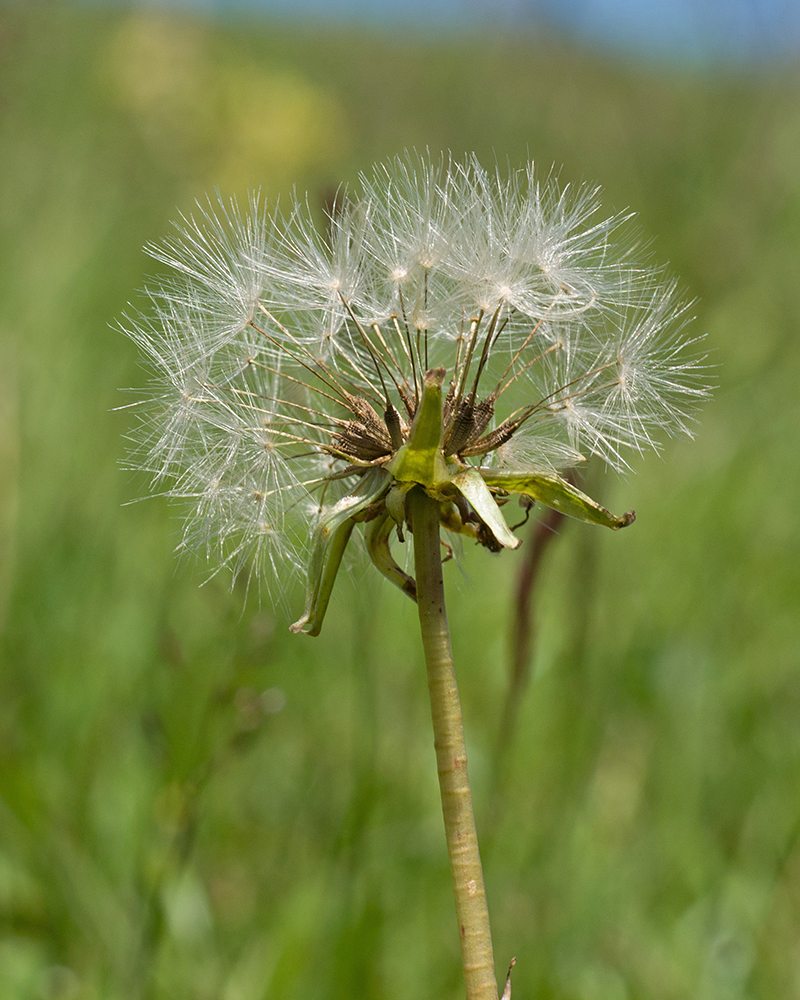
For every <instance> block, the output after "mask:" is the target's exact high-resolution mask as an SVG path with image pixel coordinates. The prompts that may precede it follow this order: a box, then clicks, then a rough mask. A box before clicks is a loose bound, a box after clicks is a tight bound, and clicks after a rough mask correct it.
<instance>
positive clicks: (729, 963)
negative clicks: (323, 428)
mask: <svg viewBox="0 0 800 1000" xmlns="http://www.w3.org/2000/svg"><path fill="white" fill-rule="evenodd" d="M656 6H657V5H654V4H648V3H646V2H645V0H642V3H640V4H636V3H630V2H629V3H627V4H622V3H617V4H616V7H615V10H616V14H615V15H614V17H615V18H616V20H615V19H614V17H612V16H611V14H608V15H607V16H606V15H605V14H603V8H602V5H600V6H599V7H598V3H597V2H589V0H586V2H585V3H578V2H577V0H576V2H573V3H570V4H563V5H557V4H555V3H553V4H548V3H544V2H541V3H539V4H535V3H531V4H527V5H526V4H523V3H518V4H516V5H513V4H511V3H509V4H508V5H507V7H504V8H503V10H502V12H501V11H500V9H499V6H498V8H497V10H495V9H494V8H492V7H491V6H487V5H485V4H484V5H481V4H479V3H477V2H473V3H470V4H466V3H465V4H463V5H459V4H458V3H456V2H455V0H453V2H451V4H450V6H449V7H447V6H446V5H443V6H442V8H441V9H439V8H436V5H435V4H433V3H431V4H428V5H422V4H416V5H411V7H410V8H409V11H410V13H411V14H413V16H410V17H406V18H405V19H404V18H403V17H401V16H399V14H398V10H399V9H398V8H397V7H396V5H394V6H392V7H390V6H389V5H388V4H385V5H384V8H385V9H384V10H383V12H382V13H383V14H385V15H388V14H391V15H392V16H391V17H388V16H378V17H375V16H372V15H373V14H374V13H375V5H372V6H370V5H367V4H362V5H361V7H360V8H358V9H357V8H356V7H355V6H353V8H352V9H351V10H349V11H348V12H347V17H345V18H344V19H338V20H337V19H336V18H335V17H333V16H328V14H330V11H328V12H327V13H326V8H325V5H323V4H321V3H319V4H317V5H316V6H314V5H310V6H308V7H307V8H301V7H300V6H299V5H297V6H295V8H294V10H295V14H297V13H298V12H299V13H300V14H301V15H302V16H300V17H295V18H294V19H293V18H292V16H291V13H292V8H290V6H289V5H288V4H284V5H283V6H282V7H281V5H279V4H277V3H276V4H275V5H274V6H273V8H271V9H269V10H267V9H259V8H258V6H257V4H256V3H255V0H254V2H253V4H251V6H250V7H249V8H248V7H239V8H237V9H233V8H231V9H225V10H223V11H222V12H220V10H219V9H218V10H216V11H213V10H208V9H206V10H198V9H193V8H192V7H191V5H190V6H184V7H172V8H158V7H154V6H150V7H143V6H139V7H130V6H125V5H123V4H121V3H117V4H102V3H100V2H95V3H85V4H79V3H77V2H75V3H67V2H61V3H50V2H48V3H41V2H38V0H25V2H20V3H6V4H4V5H3V6H2V7H0V234H1V236H0V658H1V659H2V666H1V669H0V996H1V997H3V998H8V1000H78V998H80V1000H84V998H86V1000H140V998H141V1000H145V998H148V1000H149V998H152V1000H180V998H193V1000H194V998H197V1000H205V998H208V1000H267V998H273V997H275V998H278V997H280V998H281V1000H300V998H302V1000H334V998H345V997H347V998H352V997H364V998H373V1000H395V998H397V1000H400V998H403V1000H407V998H410V997H413V998H414V1000H434V998H436V1000H442V998H453V1000H455V998H457V997H458V996H459V995H462V994H461V990H462V987H461V979H460V976H461V974H460V967H459V958H458V940H457V931H456V926H455V920H454V916H453V911H452V898H451V891H450V887H449V876H448V871H447V862H446V856H445V848H444V839H443V830H442V822H441V818H440V813H439V806H438V791H437V787H436V777H435V764H434V757H433V750H432V746H431V736H430V721H429V717H428V705H427V699H426V689H425V681H424V673H423V665H422V659H421V653H420V649H419V642H418V637H417V632H416V616H415V611H414V608H413V606H412V605H411V604H410V602H408V601H407V599H405V598H404V597H403V595H402V594H400V593H399V592H395V591H393V590H392V589H391V588H390V587H389V586H382V585H381V584H379V583H378V582H377V581H376V579H375V577H374V576H373V575H371V574H370V573H368V572H367V571H366V570H364V571H363V572H356V573H355V574H354V575H353V578H352V579H350V580H344V581H340V582H339V583H337V590H336V593H335V595H334V600H333V602H332V606H331V609H330V611H329V614H328V620H327V621H326V625H325V629H324V631H323V634H322V635H321V636H320V637H319V638H318V639H313V640H312V639H308V638H306V637H294V636H290V635H289V634H288V632H287V628H286V625H287V623H286V621H285V620H284V619H283V618H282V617H281V616H280V615H276V614H274V613H273V612H272V610H271V609H270V608H269V607H267V606H259V604H258V601H257V599H255V598H254V597H253V595H251V596H250V597H249V598H247V597H246V595H245V591H244V589H243V588H242V587H241V586H238V587H235V588H234V589H233V590H232V591H230V590H229V589H228V587H227V583H226V581H224V580H221V579H219V578H214V579H212V580H211V581H209V582H206V583H205V585H202V586H201V584H203V581H205V580H206V578H207V576H208V570H207V567H204V566H202V565H195V564H192V563H186V564H182V565H176V560H175V557H174V555H173V547H174V545H175V543H176V541H177V540H178V538H179V532H180V525H179V523H178V522H177V521H176V519H175V512H174V511H173V510H171V509H170V508H169V507H168V505H167V504H166V503H165V502H163V501H162V500H159V499H151V500H147V501H144V502H142V503H135V504H133V505H130V506H126V505H125V504H126V503H127V502H128V501H130V500H133V499H135V498H137V497H140V496H142V495H143V494H144V493H145V492H146V483H145V482H144V481H143V480H141V479H139V478H137V477H136V476H135V475H133V474H131V473H129V472H125V471H123V470H122V469H121V467H120V462H121V460H122V458H123V456H124V453H125V444H124V441H123V437H124V435H125V433H126V431H127V429H128V428H129V427H130V419H131V418H130V415H129V414H127V413H126V412H125V411H124V410H122V411H117V410H115V407H118V406H119V405H121V404H123V403H125V402H126V401H127V400H128V399H129V398H130V397H129V396H126V395H125V394H122V393H120V391H119V390H120V388H125V387H135V386H140V385H142V384H143V382H144V381H145V379H146V373H145V372H144V371H143V370H142V368H141V366H140V364H139V361H138V359H137V357H136V354H135V351H134V349H133V347H132V345H131V344H130V343H129V342H127V341H126V339H125V338H124V337H123V336H122V335H121V334H119V333H118V332H116V331H115V330H114V329H113V324H114V323H115V320H117V319H118V318H119V317H120V316H121V315H122V314H123V313H124V311H125V310H126V308H128V305H127V304H128V303H129V302H132V303H133V306H134V307H136V305H137V304H138V305H141V304H142V299H141V297H140V296H138V293H137V289H139V288H141V286H142V284H143V283H144V281H145V277H146V275H147V274H152V273H156V272H157V268H158V265H156V264H155V263H154V262H153V261H151V260H149V259H148V258H147V257H146V256H145V255H144V254H143V253H142V251H141V247H142V245H143V244H145V243H146V242H148V241H151V240H157V239H159V238H160V237H162V236H163V235H165V234H166V233H167V232H168V230H169V224H170V220H171V219H174V218H175V217H176V216H177V214H178V213H179V212H181V211H183V212H188V211H191V210H192V207H193V204H194V199H196V198H200V197H202V196H203V195H204V193H205V192H207V191H213V189H214V188H219V189H220V190H221V191H222V192H223V193H224V194H226V195H228V194H236V193H238V194H240V195H242V194H244V193H245V192H246V191H247V190H248V188H251V187H253V186H260V187H262V188H264V189H267V190H268V191H269V194H270V196H275V197H277V196H279V195H283V196H286V194H287V193H288V192H290V190H291V188H292V186H293V185H296V186H297V188H298V189H299V190H300V191H305V190H308V191H309V193H310V194H309V197H310V198H311V199H312V200H318V203H319V204H320V205H322V204H323V203H324V202H325V199H326V198H328V197H329V196H330V191H331V190H332V189H335V187H336V186H337V185H338V184H339V183H340V182H342V181H348V180H350V181H352V180H353V179H354V178H355V176H356V175H357V172H358V171H359V170H360V169H365V168H368V167H369V165H370V164H371V163H372V162H373V161H374V160H376V159H380V158H384V157H388V156H391V155H394V154H395V153H397V152H399V151H401V150H402V149H403V148H405V147H411V146H414V147H417V148H420V149H422V148H425V147H429V148H430V149H431V150H432V151H439V150H446V149H450V150H452V151H453V152H454V153H455V154H456V155H459V156H460V155H461V154H463V153H464V152H466V151H471V150H474V151H475V152H477V154H478V155H479V156H480V157H481V158H482V160H483V161H484V163H486V164H489V165H491V164H492V163H493V161H494V160H495V159H497V160H498V161H499V162H500V163H501V165H502V164H505V163H506V162H508V163H510V164H512V165H519V164H522V163H523V162H524V161H525V160H526V159H527V158H529V157H533V158H535V159H536V160H537V161H538V162H539V163H540V164H541V165H542V167H543V169H544V170H545V171H546V170H549V169H550V166H551V165H553V164H554V165H556V166H557V168H559V169H560V176H561V178H562V180H563V181H564V182H567V181H569V182H579V181H581V180H584V179H586V180H592V181H597V182H599V183H600V184H602V185H603V187H604V189H605V192H606V194H605V205H606V207H607V208H608V209H609V211H612V210H620V209H623V208H625V207H627V206H631V207H633V208H634V209H636V210H637V211H638V212H639V213H640V224H641V227H642V232H643V236H644V238H645V239H648V240H653V244H652V246H653V249H654V252H655V254H656V256H657V257H658V258H659V259H661V260H668V261H669V262H670V265H671V267H672V269H673V271H674V272H675V273H676V274H677V275H678V276H679V277H680V279H681V281H682V282H683V284H684V285H685V287H686V288H687V289H688V290H689V292H690V293H691V294H692V295H694V296H696V297H697V305H696V308H695V311H696V314H697V321H696V326H695V329H696V330H697V332H698V333H699V332H707V334H708V339H707V343H708V346H709V349H710V351H711V352H712V354H711V357H712V363H713V364H714V365H716V366H717V367H716V368H715V370H714V373H713V378H714V380H715V381H716V382H717V384H718V388H717V390H716V392H715V395H714V398H713V400H712V401H711V402H710V403H709V404H708V405H706V406H705V408H704V410H703V413H702V421H701V423H700V425H699V426H698V429H697V435H696V439H695V440H694V441H685V440H684V441H678V442H673V443H671V444H669V446H668V447H667V448H666V450H665V451H664V454H663V458H658V457H656V456H650V457H649V459H647V460H645V461H643V462H642V463H637V467H636V472H635V474H633V475H631V476H629V477H627V478H625V479H620V478H618V477H616V476H612V475H608V474H605V473H604V472H603V470H602V469H601V468H590V469H589V471H588V473H587V476H588V479H589V480H590V483H589V485H590V487H591V490H592V491H594V492H595V493H596V494H599V495H600V496H601V497H602V499H603V500H604V502H605V503H606V504H607V505H608V506H610V507H612V508H614V509H616V510H627V509H630V508H635V509H636V511H637V514H638V520H637V522H636V524H635V525H634V526H633V527H632V528H630V529H628V530H626V531H624V532H621V533H619V534H616V533H611V532H603V531H602V530H601V529H599V528H592V527H589V526H585V525H581V524H576V523H570V524H567V523H562V524H561V525H560V526H559V528H558V531H557V534H556V536H555V537H554V538H553V540H552V541H551V542H550V544H549V545H548V546H547V548H546V551H545V554H544V558H543V560H542V563H541V568H540V574H539V577H538V578H537V582H536V587H535V589H534V592H533V616H534V623H535V636H534V638H535V642H534V649H533V653H532V660H533V670H532V673H531V676H530V679H529V681H528V683H527V684H525V683H522V684H518V685H517V687H516V689H515V690H516V693H515V695H514V709H515V711H514V712H512V713H510V714H509V713H508V711H507V710H505V709H504V705H506V703H507V700H508V691H509V684H510V681H509V677H510V664H511V662H512V655H511V643H510V640H509V636H510V634H511V629H512V622H513V616H514V608H515V601H516V595H517V593H518V588H519V574H520V567H521V565H522V561H523V559H524V552H525V548H526V547H525V546H523V548H522V549H521V550H520V552H519V553H516V554H510V553H505V554H504V555H503V556H502V557H497V558H495V557H492V556H491V555H489V554H488V553H486V552H485V551H483V550H480V551H477V550H476V551H473V550H472V549H471V547H467V550H466V551H465V553H464V558H463V562H462V564H461V565H460V566H455V565H452V564H451V565H450V567H449V569H448V581H449V582H448V587H449V602H450V617H451V624H452V628H453V632H454V642H455V653H456V660H457V666H458V670H459V675H460V685H461V691H462V697H463V700H464V706H465V714H466V725H467V734H468V741H469V751H470V755H471V757H470V766H471V776H472V782H473V788H474V792H475V797H476V804H477V810H478V822H479V829H480V832H481V835H482V838H483V849H484V851H483V852H484V860H485V869H486V878H487V884H488V892H489V898H490V904H491V909H492V916H493V923H494V934H495V947H496V953H497V962H498V971H499V972H500V973H502V971H503V970H504V969H505V966H506V964H507V962H508V961H509V960H510V958H511V957H512V955H516V956H517V957H518V959H519V962H518V965H517V968H516V971H515V980H514V996H515V997H517V998H519V1000H526V998H527V1000H532V998H537V1000H551V998H552V1000H738V998H754V1000H755V998H758V1000H790V998H798V997H800V839H798V838H799V836H800V669H799V668H800V662H799V661H800V655H799V650H800V621H799V618H800V615H799V614H798V612H799V611H800V534H799V533H798V505H799V501H798V497H800V462H798V458H799V457H800V455H799V453H798V452H799V448H798V446H799V444H800V335H799V334H798V318H800V60H798V58H797V54H796V53H797V51H798V45H797V38H798V34H800V33H799V32H798V30H797V29H798V24H797V11H796V9H795V7H794V5H793V4H790V3H786V4H783V6H781V4H780V2H779V0H776V2H775V3H773V4H769V3H767V2H762V3H760V4H754V5H751V6H749V7H746V6H742V5H741V4H730V5H724V4H722V3H721V2H720V3H719V4H714V3H713V2H711V0H706V2H705V3H700V2H699V0H698V2H697V3H696V4H695V5H694V6H693V10H692V12H693V15H696V16H695V19H694V20H693V21H692V20H684V21H683V22H681V25H682V26H679V28H678V29H676V30H675V31H674V32H672V33H670V30H668V28H667V27H665V24H666V23H667V22H665V21H664V20H663V18H662V19H661V20H660V21H659V19H658V17H655V15H654V16H653V17H651V18H650V20H649V21H648V19H647V17H644V19H642V17H643V15H644V14H647V12H648V11H650V12H651V13H652V12H653V11H655V13H658V11H659V10H660V11H661V14H663V12H664V10H665V9H667V8H665V7H664V4H663V3H662V5H661V7H660V8H658V9H656ZM667 6H669V5H667ZM677 6H681V5H677ZM683 6H684V7H685V6H686V5H685V4H684V5H683ZM368 8H369V9H368ZM676 9H677V7H676ZM682 9H683V8H682ZM437 10H438V16H431V17H427V14H431V15H434V14H436V12H437ZM732 11H733V12H734V13H735V15H736V17H739V15H741V17H739V20H736V17H734V16H733V14H732V13H731V12H732ZM501 13H502V17H501V16H500V14H501ZM462 15H468V16H464V17H462ZM618 15H621V16H618ZM745 15H746V16H745ZM660 16H661V15H660V14H659V17H660ZM525 530H527V529H525ZM527 544H528V545H530V544H531V543H530V540H529V541H528V543H527ZM289 596H290V599H291V600H294V601H295V602H296V601H297V600H298V598H299V596H300V595H298V594H297V593H292V594H290V595H289ZM504 718H505V719H506V721H507V723H508V720H509V719H511V718H514V719H515V725H513V726H512V725H509V724H506V725H503V723H502V720H503V719H504Z"/></svg>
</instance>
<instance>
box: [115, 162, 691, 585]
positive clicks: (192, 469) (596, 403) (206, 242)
mask: <svg viewBox="0 0 800 1000" xmlns="http://www.w3.org/2000/svg"><path fill="white" fill-rule="evenodd" d="M150 252H151V253H152V254H153V256H154V257H155V258H156V259H157V260H158V261H160V262H161V263H162V264H163V265H164V266H165V267H166V268H167V269H168V275H167V277H165V278H164V279H163V280H162V281H160V282H157V283H155V284H154V285H153V286H152V287H151V288H150V289H149V291H148V292H147V297H148V302H149V306H148V307H147V309H146V310H145V311H144V312H143V314H142V315H139V316H133V317H128V318H127V319H126V320H125V321H124V323H123V328H124V330H125V332H126V333H128V335H129V336H131V337H132V338H133V339H134V341H136V343H137V344H138V345H139V347H140V349H141V350H142V352H143V354H144V355H145V357H146V359H147V361H148V363H149V366H150V370H151V373H152V378H151V383H150V385H149V386H148V388H147V389H146V390H145V391H144V392H143V393H141V394H140V397H139V400H138V401H137V403H136V404H135V411H136V413H137V414H138V418H139V422H138V427H137V430H136V432H135V438H136V443H137V450H136V452H135V454H134V456H133V457H132V459H131V464H132V465H134V466H136V467H139V468H143V469H145V470H146V471H147V472H148V473H149V474H150V475H151V477H152V479H153V481H154V483H155V484H156V485H157V487H158V488H159V489H161V490H162V491H163V492H166V493H167V494H168V495H170V496H172V497H173V498H175V499H176V500H177V501H179V502H180V503H182V504H183V506H184V509H185V510H186V512H187V518H186V526H185V531H184V536H183V539H182V542H181V548H182V549H185V550H194V551H198V550H199V551H201V552H203V553H204V554H205V555H207V556H208V557H209V558H210V559H212V560H215V562H216V563H217V564H219V565H221V566H225V567H227V568H228V569H229V570H230V571H231V572H232V574H234V575H235V574H237V573H241V572H247V573H249V574H252V575H254V576H255V577H256V578H258V580H259V583H264V584H265V585H266V586H267V588H270V586H272V589H273V590H275V591H276V592H277V591H279V590H283V589H285V588H284V581H285V580H286V579H287V578H288V576H289V575H291V574H293V573H295V572H297V571H298V570H300V569H301V567H303V566H304V565H305V564H306V563H307V561H308V557H309V551H310V550H311V549H312V548H313V546H314V545H315V544H317V543H316V542H315V541H314V539H315V538H317V537H322V536H319V531H322V529H323V528H325V526H326V525H328V523H329V522H330V523H333V522H331V518H334V519H335V518H336V517H337V516H338V515H337V513H336V512H337V511H338V510H339V509H340V506H341V505H342V504H344V505H345V507H346V505H347V504H348V503H350V502H351V499H352V498H354V497H355V498H356V499H357V498H358V496H359V493H358V491H359V490H360V489H362V488H363V489H365V488H366V486H365V484H367V483H372V482H375V483H377V484H378V487H377V488H378V494H377V496H378V499H377V500H375V501H374V502H373V501H369V503H367V506H366V507H365V508H364V510H363V511H361V512H360V513H359V517H362V518H363V519H364V523H365V524H369V523H370V519H375V518H376V517H383V516H384V514H385V511H386V509H387V508H386V503H385V498H386V496H387V493H386V491H387V490H388V489H389V486H390V485H391V481H392V475H393V474H394V473H391V472H390V471H389V470H390V469H394V468H396V459H397V456H398V454H399V453H400V452H401V450H402V449H403V447H404V446H405V445H406V444H407V443H408V442H409V440H410V435H411V434H412V431H413V427H414V423H415V417H416V415H417V413H418V410H419V407H420V404H421V400H422V398H423V391H424V390H425V386H426V384H427V383H426V374H425V373H426V372H428V373H429V374H431V373H436V372H437V371H439V370H440V369H441V370H442V371H443V372H444V375H443V376H442V381H441V385H442V388H441V393H442V404H441V408H442V411H441V412H442V416H441V422H442V427H441V440H442V445H441V455H440V457H441V462H442V464H441V465H440V468H445V469H447V470H449V471H448V475H456V474H457V473H458V472H459V470H461V471H462V472H467V471H469V470H470V469H474V470H478V471H479V473H480V475H481V476H484V478H486V477H487V476H488V478H489V479H490V478H491V476H490V475H489V473H490V472H491V470H492V469H501V470H503V469H505V470H515V471H516V470H520V471H522V472H525V471H526V470H527V473H530V474H534V473H544V474H550V473H558V472H559V471H563V470H564V469H566V468H569V467H572V466H575V465H577V464H579V463H580V462H582V461H585V459H586V458H587V457H588V456H590V455H596V456H599V457H600V458H602V459H603V460H605V461H606V462H607V463H608V464H610V465H611V466H613V467H614V468H617V469H625V468H628V467H629V462H630V456H631V455H632V454H634V453H637V452H641V451H644V450H647V449H652V448H655V449H657V448H658V447H659V441H660V439H661V437H662V436H663V435H664V434H675V433H687V434H688V433H690V432H691V429H692V420H693V412H694V409H695V407H696V405H697V403H698V402H700V401H701V400H702V398H703V397H704V396H705V395H706V394H707V385H706V379H705V373H704V369H703V364H702V357H700V356H699V355H698V347H697V341H696V339H693V338H691V337H690V336H687V333H686V327H687V324H688V321H689V313H688V309H689V307H688V305H687V303H686V301H685V300H684V298H683V297H682V294H681V292H680V289H679V288H678V286H677V284H676V282H675V281H674V280H673V279H671V278H670V277H669V276H668V275H666V273H665V272H664V270H663V269H661V268H658V267H655V266H653V265H651V264H650V263H649V260H648V259H647V257H646V256H645V257H643V256H642V252H641V241H640V240H639V238H638V236H637V234H636V232H635V229H634V228H632V216H631V214H630V213H621V214H616V215H612V216H610V217H604V216H603V214H602V211H601V202H600V192H599V189H597V188H596V187H592V186H590V185H578V186H573V185H570V184H562V183H561V182H560V181H559V179H558V177H557V176H556V175H554V174H553V173H552V172H551V173H550V174H548V175H545V176H540V175H539V174H538V173H537V171H536V169H535V167H534V166H533V164H529V165H528V166H526V168H524V169H523V170H521V171H510V172H509V173H508V175H507V176H505V175H502V174H501V172H500V171H499V170H495V171H493V172H490V171H487V170H486V169H485V168H484V167H483V166H482V165H481V164H480V163H479V162H478V160H477V159H476V158H475V157H469V158H467V159H465V160H463V161H455V160H453V159H452V158H450V157H441V158H438V159H437V158H431V157H428V156H424V155H418V154H416V153H410V154H407V155H404V156H400V157H397V158H396V159H394V160H392V161H390V162H388V163H386V164H380V165H378V166H376V167H375V168H374V170H373V171H372V172H371V173H369V174H365V175H362V176H361V178H360V179H359V182H358V184H357V186H356V188H355V190H354V191H352V192H348V191H345V190H343V191H342V192H341V193H340V196H339V197H338V198H337V202H336V208H335V210H334V211H333V212H332V216H331V218H330V219H329V223H328V228H327V230H326V231H323V230H322V229H320V227H319V226H318V225H317V223H316V222H315V213H314V212H313V211H312V209H311V207H310V206H309V203H308V201H307V200H305V199H301V198H295V199H294V200H293V202H292V204H291V205H290V207H289V211H288V212H287V213H286V214H284V213H282V212H281V211H279V209H278V208H277V207H276V208H274V209H270V210H268V209H267V208H266V207H265V205H264V202H263V200H262V199H261V198H260V197H259V196H257V195H256V196H253V197H252V198H251V199H250V201H249V203H248V205H247V207H246V209H244V210H241V209H240V208H239V206H238V205H237V203H236V202H235V201H231V202H227V201H225V200H223V199H219V200H218V202H217V203H211V202H209V203H208V204H203V205H201V206H199V207H198V210H197V212H196V213H195V214H194V215H189V216H187V217H185V218H184V219H183V220H182V221H181V222H180V223H179V224H178V226H177V227H176V230H175V233H173V235H172V236H171V237H169V238H168V239H167V240H166V241H164V242H163V243H162V244H160V245H158V246H157V247H151V248H150ZM438 378H439V376H438V375H437V379H438ZM437 384H438V383H437ZM376 477H377V478H376ZM487 481H488V480H487ZM381 484H385V486H383V485H381ZM381 489H383V491H384V492H383V493H381V492H380V490H381ZM353 502H355V501H353ZM365 502H366V501H365ZM370 503H371V504H372V506H370ZM345 507H341V509H342V510H345ZM463 517H467V521H466V522H463V523H462V521H463ZM470 518H472V519H473V520H470ZM336 523H338V522H336ZM475 523H480V518H479V517H478V515H477V514H476V513H475V511H474V510H472V508H471V507H470V505H469V504H467V503H466V502H465V505H463V506H462V507H461V508H458V509H454V511H453V513H452V517H450V521H449V526H450V527H454V528H457V527H458V525H459V524H461V525H462V527H463V528H464V531H466V532H467V533H468V534H469V531H472V532H473V535H472V537H475V534H476V529H474V528H471V527H470V525H474V524H475ZM443 524H445V527H448V524H446V523H445V522H444V521H443ZM464 525H466V527H464ZM318 529H319V531H318ZM325 530H327V528H326V529H325ZM481 531H483V535H481ZM481 531H478V532H477V536H478V538H479V540H480V538H481V537H487V536H486V532H487V531H488V529H486V526H485V525H483V528H482V529H481ZM315 532H317V534H315ZM398 534H399V535H402V525H400V524H398ZM323 535H324V531H323ZM489 535H491V533H490V532H489Z"/></svg>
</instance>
